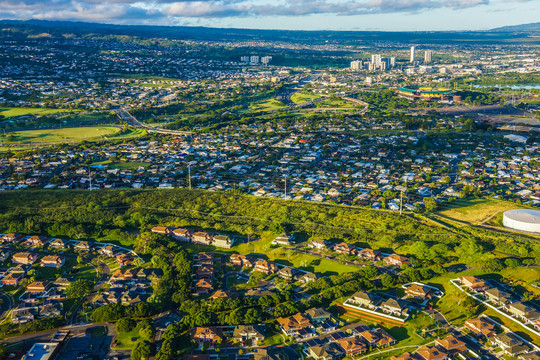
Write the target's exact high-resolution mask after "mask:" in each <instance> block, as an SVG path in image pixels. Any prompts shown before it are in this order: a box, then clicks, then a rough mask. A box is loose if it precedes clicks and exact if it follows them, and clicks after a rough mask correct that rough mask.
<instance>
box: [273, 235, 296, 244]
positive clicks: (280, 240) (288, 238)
mask: <svg viewBox="0 0 540 360" xmlns="http://www.w3.org/2000/svg"><path fill="white" fill-rule="evenodd" d="M293 243H294V236H293V235H291V234H287V233H282V234H280V235H279V236H277V237H276V238H275V239H274V240H272V245H282V246H283V245H284V246H289V245H292V244H293Z"/></svg>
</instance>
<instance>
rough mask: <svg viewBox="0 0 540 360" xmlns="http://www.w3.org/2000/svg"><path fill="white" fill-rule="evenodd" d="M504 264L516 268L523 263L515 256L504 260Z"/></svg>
mask: <svg viewBox="0 0 540 360" xmlns="http://www.w3.org/2000/svg"><path fill="white" fill-rule="evenodd" d="M504 264H505V265H506V266H508V267H510V268H516V267H518V266H519V265H521V263H520V262H519V260H518V259H515V258H508V259H506V260H504Z"/></svg>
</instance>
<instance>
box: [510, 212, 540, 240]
mask: <svg viewBox="0 0 540 360" xmlns="http://www.w3.org/2000/svg"><path fill="white" fill-rule="evenodd" d="M503 225H504V226H505V227H507V228H509V229H513V230H520V231H527V232H531V233H538V234H540V211H538V210H530V209H514V210H508V211H505V212H504V214H503Z"/></svg>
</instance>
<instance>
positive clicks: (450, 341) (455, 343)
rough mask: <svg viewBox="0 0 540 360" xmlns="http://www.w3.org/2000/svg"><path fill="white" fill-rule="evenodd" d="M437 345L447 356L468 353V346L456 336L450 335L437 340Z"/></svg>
mask: <svg viewBox="0 0 540 360" xmlns="http://www.w3.org/2000/svg"><path fill="white" fill-rule="evenodd" d="M435 344H437V346H439V348H440V349H442V350H444V351H445V352H446V353H447V354H452V355H455V354H456V353H462V352H464V351H467V345H465V343H464V342H463V341H461V340H459V339H458V338H456V337H455V336H454V335H448V336H447V337H445V338H444V339H437V340H435Z"/></svg>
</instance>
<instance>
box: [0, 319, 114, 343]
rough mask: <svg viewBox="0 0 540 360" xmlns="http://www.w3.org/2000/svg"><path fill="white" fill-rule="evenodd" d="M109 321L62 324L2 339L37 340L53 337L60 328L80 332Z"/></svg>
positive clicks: (12, 341)
mask: <svg viewBox="0 0 540 360" xmlns="http://www.w3.org/2000/svg"><path fill="white" fill-rule="evenodd" d="M108 325H109V324H108V323H91V324H83V325H68V326H62V327H59V328H56V329H51V330H45V331H39V332H35V333H31V334H24V335H17V336H11V337H7V338H4V339H3V340H2V341H3V342H6V343H8V344H13V343H18V342H21V341H29V340H35V339H38V340H39V339H49V340H50V339H51V337H52V335H53V334H54V333H56V332H57V331H59V330H69V331H71V332H79V331H86V330H87V329H89V328H91V327H95V326H108Z"/></svg>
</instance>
